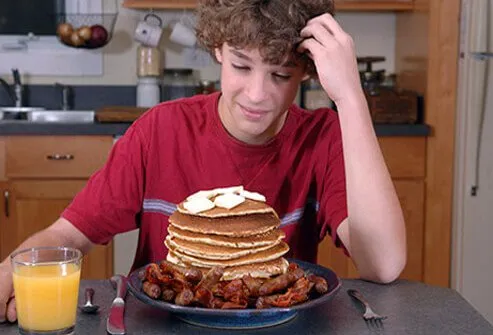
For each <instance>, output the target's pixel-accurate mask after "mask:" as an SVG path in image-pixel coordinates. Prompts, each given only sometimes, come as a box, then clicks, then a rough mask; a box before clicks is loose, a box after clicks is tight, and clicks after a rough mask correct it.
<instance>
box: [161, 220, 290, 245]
mask: <svg viewBox="0 0 493 335" xmlns="http://www.w3.org/2000/svg"><path fill="white" fill-rule="evenodd" d="M168 233H169V234H170V236H172V237H176V238H179V239H181V240H185V241H190V242H200V243H204V244H209V245H219V246H225V247H232V248H253V247H260V246H264V245H274V244H276V243H278V242H279V241H281V240H282V239H283V238H285V237H286V234H284V232H283V231H282V230H280V229H272V230H269V231H268V232H266V233H263V234H258V235H252V236H246V237H234V236H221V235H216V234H208V235H206V234H200V233H194V232H192V231H187V230H182V229H179V228H177V227H175V226H173V225H169V226H168Z"/></svg>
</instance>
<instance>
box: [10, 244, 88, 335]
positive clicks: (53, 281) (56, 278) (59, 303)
mask: <svg viewBox="0 0 493 335" xmlns="http://www.w3.org/2000/svg"><path fill="white" fill-rule="evenodd" d="M10 257H11V263H12V269H13V271H12V272H13V281H14V293H15V300H16V308H17V320H18V324H19V332H20V333H21V334H26V335H28V334H29V335H40V334H43V335H65V334H71V333H73V331H74V328H75V319H76V315H77V299H78V294H79V282H80V267H81V262H82V252H81V251H80V250H78V249H74V248H66V247H37V248H31V249H24V250H19V251H17V252H15V253H13V254H12V255H11V256H10Z"/></svg>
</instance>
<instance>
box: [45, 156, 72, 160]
mask: <svg viewBox="0 0 493 335" xmlns="http://www.w3.org/2000/svg"><path fill="white" fill-rule="evenodd" d="M46 159H49V160H51V161H71V160H72V159H74V155H71V154H66V155H60V154H53V155H48V156H46Z"/></svg>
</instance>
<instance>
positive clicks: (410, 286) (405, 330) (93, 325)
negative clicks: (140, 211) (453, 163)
mask: <svg viewBox="0 0 493 335" xmlns="http://www.w3.org/2000/svg"><path fill="white" fill-rule="evenodd" d="M342 283H343V285H342V287H341V289H340V290H339V291H338V292H337V293H336V295H335V296H334V298H333V299H332V300H330V301H329V302H327V303H326V304H323V305H321V306H318V307H316V308H314V309H310V310H305V311H302V312H300V313H298V315H297V316H296V317H295V318H294V319H293V320H291V321H288V322H286V323H284V324H281V325H278V326H273V327H268V328H264V329H256V330H241V331H238V334H240V333H241V334H306V335H308V334H334V335H336V334H358V335H359V334H421V335H427V334H433V335H434V334H483V335H484V334H493V326H492V325H491V324H490V323H488V321H487V320H486V319H485V318H483V317H482V316H481V315H480V314H479V313H478V312H477V311H476V310H475V309H474V308H473V307H472V306H471V305H470V304H469V303H468V302H467V301H466V300H464V298H462V297H461V296H460V295H459V294H458V293H457V292H456V291H455V290H452V289H449V288H441V287H435V286H430V285H426V284H423V283H418V282H411V281H405V280H399V281H397V282H395V283H392V284H389V285H378V284H373V283H370V282H366V281H362V280H343V281H342ZM86 287H92V288H94V290H95V295H94V300H93V301H94V303H96V304H98V305H100V306H101V308H100V311H99V312H98V313H97V314H82V313H81V312H80V311H78V313H79V314H78V315H77V323H76V328H75V333H76V334H78V335H83V334H106V317H107V315H108V310H109V307H110V305H111V301H112V299H113V298H114V297H115V290H114V289H113V288H112V286H111V284H110V283H109V281H108V280H82V281H81V288H80V291H79V303H80V304H82V302H83V298H84V294H83V292H84V289H85V288H86ZM350 288H356V289H358V290H360V292H361V293H362V294H363V295H365V296H366V298H367V299H368V300H369V301H370V303H371V304H372V306H373V307H374V309H375V311H376V312H378V313H381V314H383V315H386V316H387V319H385V320H384V321H383V327H382V328H380V329H377V328H375V329H374V328H371V329H370V327H368V326H367V325H366V324H365V322H364V321H363V318H362V317H361V315H362V313H361V308H360V306H359V305H358V304H357V303H355V302H353V300H352V299H351V298H350V297H349V296H348V294H347V293H346V291H347V290H348V289H350ZM125 305H126V310H125V326H126V328H127V334H135V335H137V334H202V335H207V334H211V335H212V334H231V333H232V332H231V330H229V331H228V330H218V329H209V328H202V327H198V326H193V325H190V324H188V323H185V322H183V321H181V320H180V319H178V318H176V317H174V316H173V315H172V314H170V313H168V312H166V311H163V310H159V309H156V308H153V307H151V306H149V305H146V304H144V303H142V302H140V301H139V300H137V299H136V298H135V297H134V296H133V295H131V294H130V293H129V294H128V296H127V298H126V304H125ZM0 333H1V334H3V335H14V334H18V328H17V324H0Z"/></svg>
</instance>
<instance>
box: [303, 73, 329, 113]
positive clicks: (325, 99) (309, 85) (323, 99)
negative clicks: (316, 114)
mask: <svg viewBox="0 0 493 335" xmlns="http://www.w3.org/2000/svg"><path fill="white" fill-rule="evenodd" d="M301 107H302V108H305V109H307V110H315V109H317V108H333V107H334V103H333V102H332V100H331V99H330V98H329V96H328V95H327V93H326V92H325V90H324V89H323V87H322V85H320V82H319V81H318V80H317V79H315V78H310V79H308V80H306V81H305V82H303V83H302V84H301Z"/></svg>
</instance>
